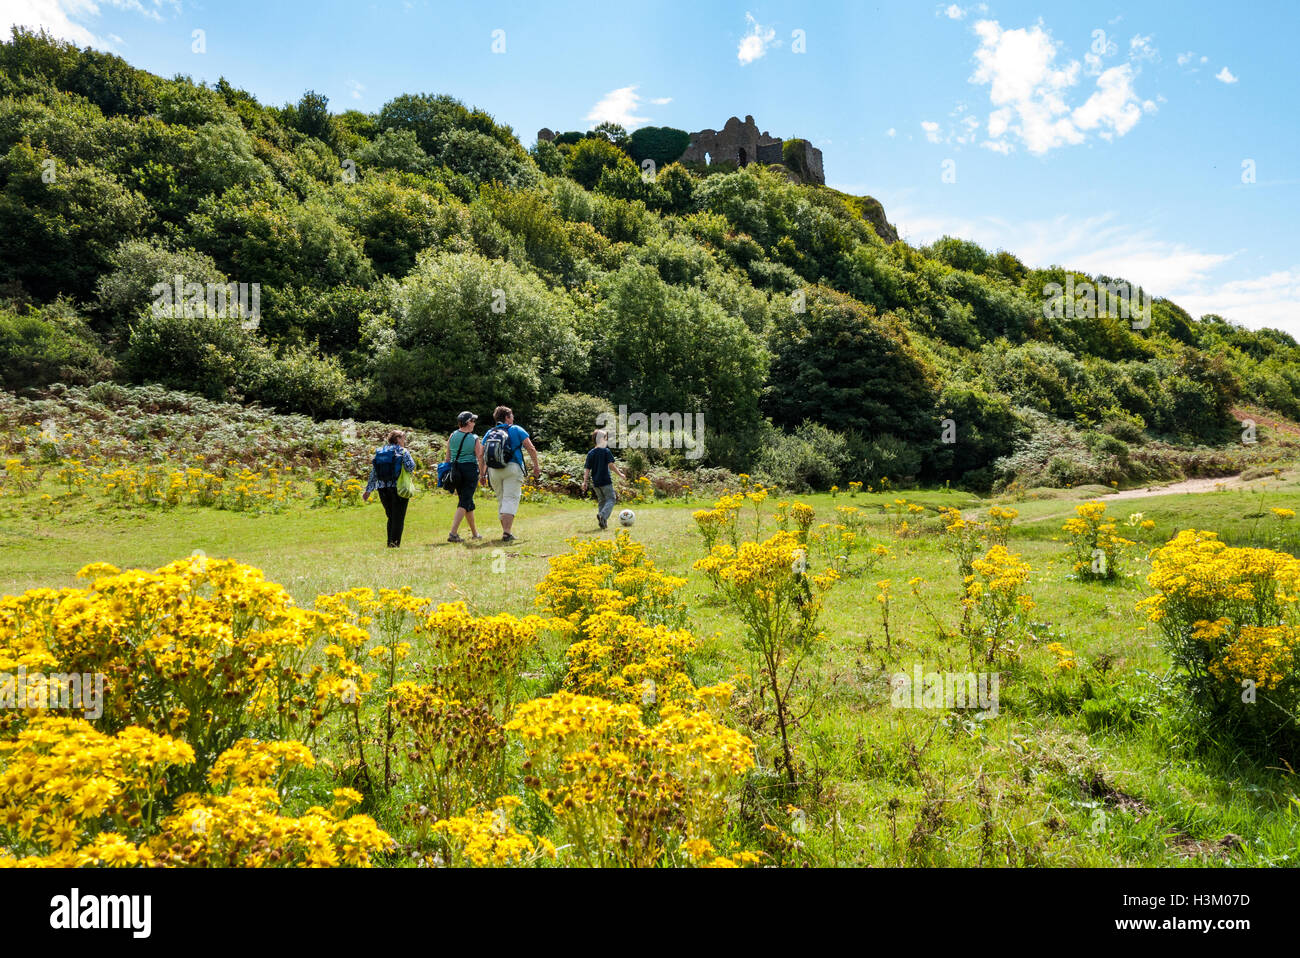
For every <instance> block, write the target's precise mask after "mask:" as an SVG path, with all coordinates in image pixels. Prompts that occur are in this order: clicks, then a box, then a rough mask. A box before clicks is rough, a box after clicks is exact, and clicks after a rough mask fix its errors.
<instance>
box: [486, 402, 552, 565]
mask: <svg viewBox="0 0 1300 958" xmlns="http://www.w3.org/2000/svg"><path fill="white" fill-rule="evenodd" d="M493 416H494V418H495V419H496V425H495V426H493V427H492V428H491V429H489V430H488V431H487V434H486V435H484V436H483V462H484V465H486V466H487V476H486V478H484V479H483V482H485V483H487V482H490V483H491V486H492V491H493V492H495V493H496V494H497V517H498V518H499V519H500V520H501V541H502V542H514V541H515V534H514V525H515V514H516V513H517V512H518V511H519V501H520V500H521V499H522V498H523V493H524V453H525V452H527V453H528V455H529V456H530V457H531V458H532V460H533V478H534V479H540V478H541V477H542V466H541V463H539V462H538V461H537V447H536V446H534V445H533V441H532V439H530V438H529V437H528V431H527V430H526V429H524V427H523V426H516V425H515V414H514V411H513V410H512V409H511V408H510V407H509V406H497V408H496V412H495V413H494V414H493Z"/></svg>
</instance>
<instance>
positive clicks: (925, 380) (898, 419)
mask: <svg viewBox="0 0 1300 958" xmlns="http://www.w3.org/2000/svg"><path fill="white" fill-rule="evenodd" d="M795 305H797V304H795ZM770 348H771V351H772V374H771V378H770V381H769V385H768V390H767V393H766V395H765V397H764V404H763V405H764V409H765V410H766V411H767V412H768V413H769V414H770V415H771V417H772V421H773V422H775V423H776V424H777V425H781V426H785V427H787V428H794V427H797V426H799V425H800V424H802V423H803V422H805V421H813V422H821V423H825V424H827V425H830V426H833V427H839V428H845V429H848V428H852V429H857V430H860V431H861V432H863V433H866V434H869V435H871V434H876V433H882V432H887V433H892V434H893V435H895V436H898V437H899V438H901V439H906V440H908V441H910V442H913V443H917V444H920V445H921V446H923V447H928V446H929V444H930V443H932V442H934V441H937V439H938V438H939V436H938V426H937V423H936V421H935V418H934V404H935V398H936V393H937V376H936V374H935V371H934V369H933V368H932V367H931V366H930V364H929V363H928V362H927V361H926V360H925V358H924V357H923V356H922V355H921V354H920V353H919V352H918V351H917V349H916V348H915V347H914V346H913V345H912V343H911V340H910V337H909V336H908V334H907V332H906V330H905V329H904V328H903V327H902V325H901V324H900V323H899V322H898V321H897V319H895V318H894V317H893V316H892V315H890V314H888V313H886V314H883V315H881V314H878V313H877V312H876V311H875V310H874V309H872V308H871V307H870V306H864V305H863V304H861V303H859V302H857V301H856V300H854V299H851V298H850V297H848V296H845V295H844V294H843V293H838V292H835V291H834V290H830V289H826V288H825V287H820V286H817V287H812V288H811V289H810V290H809V291H808V292H807V299H806V303H805V308H804V311H802V312H800V311H798V310H797V309H796V308H790V309H787V310H784V311H782V312H779V313H778V314H777V316H776V320H775V323H774V325H773V328H772V332H771V336H770Z"/></svg>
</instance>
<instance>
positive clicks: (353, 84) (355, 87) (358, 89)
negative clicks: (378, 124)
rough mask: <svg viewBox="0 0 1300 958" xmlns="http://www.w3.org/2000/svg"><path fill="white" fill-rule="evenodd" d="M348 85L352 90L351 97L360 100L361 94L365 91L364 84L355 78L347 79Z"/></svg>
mask: <svg viewBox="0 0 1300 958" xmlns="http://www.w3.org/2000/svg"><path fill="white" fill-rule="evenodd" d="M348 87H349V88H350V89H351V91H352V99H354V100H360V99H361V98H362V96H361V95H362V94H363V93H365V92H366V85H365V84H364V83H358V82H357V81H356V80H350V81H348Z"/></svg>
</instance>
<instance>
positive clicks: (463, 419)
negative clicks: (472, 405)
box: [456, 412, 478, 426]
mask: <svg viewBox="0 0 1300 958" xmlns="http://www.w3.org/2000/svg"><path fill="white" fill-rule="evenodd" d="M476 419H478V416H476V415H474V414H473V413H472V412H463V413H461V414H460V415H459V416H457V417H456V421H457V422H459V423H460V424H461V425H462V426H463V425H465V423H467V422H473V421H474V420H476Z"/></svg>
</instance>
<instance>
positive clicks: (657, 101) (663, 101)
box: [650, 96, 673, 106]
mask: <svg viewBox="0 0 1300 958" xmlns="http://www.w3.org/2000/svg"><path fill="white" fill-rule="evenodd" d="M650 102H651V103H653V104H654V105H655V106H667V105H668V104H669V103H672V102H673V98H672V97H670V96H657V97H655V98H654V99H653V100H651V101H650Z"/></svg>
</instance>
